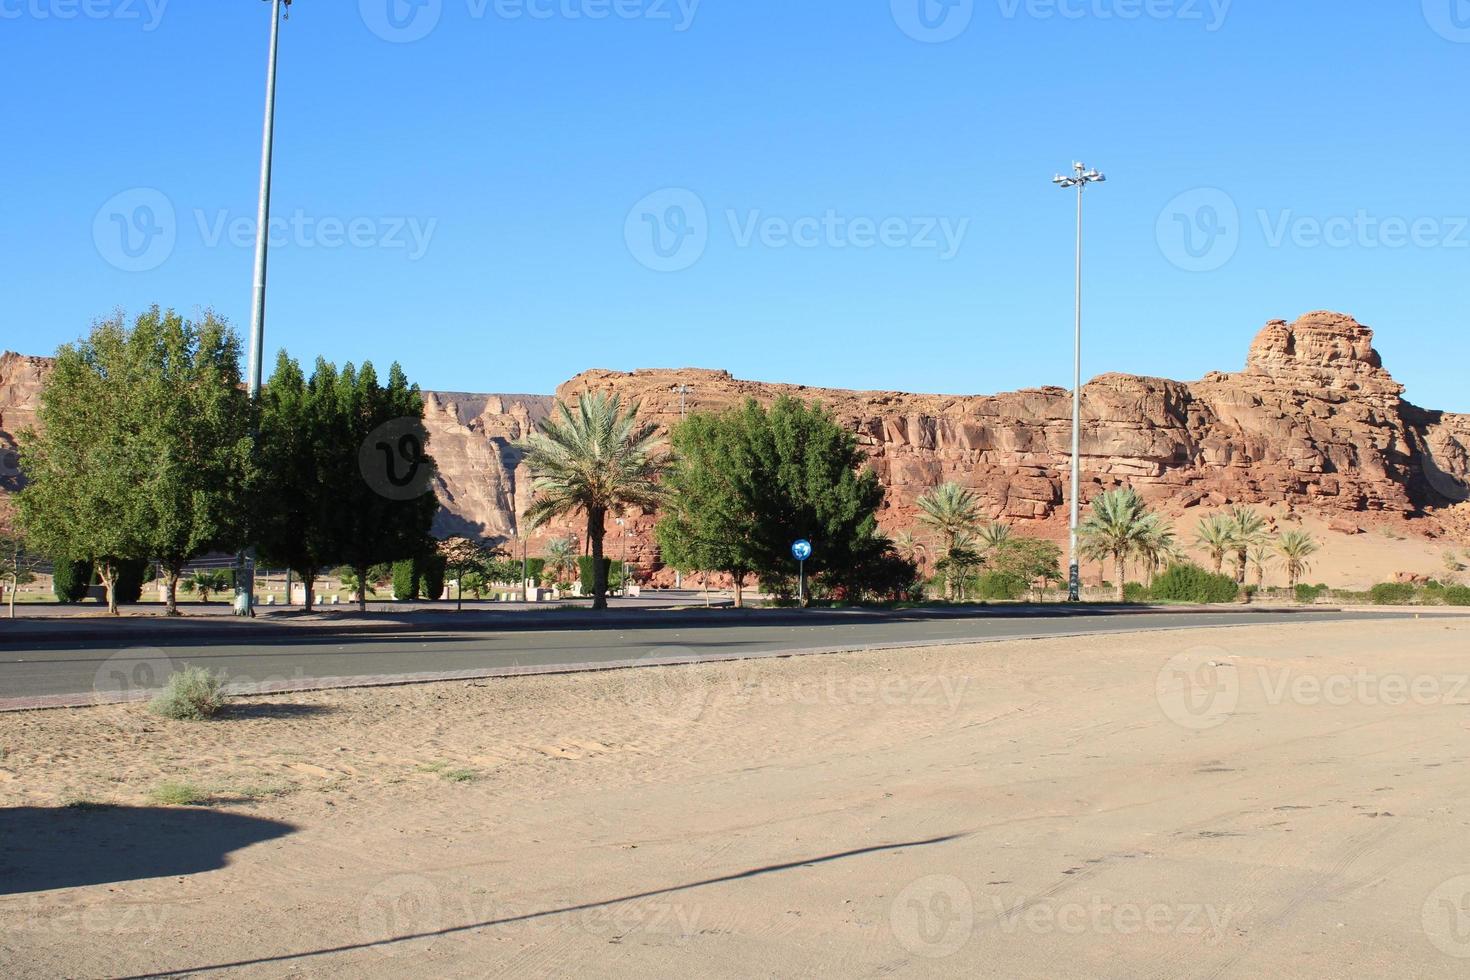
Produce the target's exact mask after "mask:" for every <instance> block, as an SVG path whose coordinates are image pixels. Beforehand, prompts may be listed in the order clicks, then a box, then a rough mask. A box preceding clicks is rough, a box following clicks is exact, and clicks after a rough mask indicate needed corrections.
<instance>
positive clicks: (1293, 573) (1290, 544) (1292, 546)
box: [1276, 531, 1322, 589]
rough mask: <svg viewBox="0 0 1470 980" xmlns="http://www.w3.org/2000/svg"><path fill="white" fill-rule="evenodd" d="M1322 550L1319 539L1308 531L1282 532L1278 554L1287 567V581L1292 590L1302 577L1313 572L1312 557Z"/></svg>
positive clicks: (1277, 549) (1278, 543)
mask: <svg viewBox="0 0 1470 980" xmlns="http://www.w3.org/2000/svg"><path fill="white" fill-rule="evenodd" d="M1321 548H1322V546H1321V545H1320V544H1318V543H1317V539H1316V538H1314V537H1312V536H1311V535H1310V534H1308V533H1307V532H1306V531H1282V532H1281V537H1279V538H1277V539H1276V553H1277V554H1279V555H1280V556H1281V563H1282V564H1283V565H1284V566H1286V579H1287V583H1288V584H1289V585H1290V587H1291V588H1293V589H1294V588H1296V584H1297V582H1299V581H1300V580H1301V577H1302V576H1303V575H1305V574H1306V573H1307V572H1308V571H1310V570H1311V568H1312V562H1311V557H1312V556H1313V555H1315V554H1316V553H1317V552H1318V551H1320V550H1321Z"/></svg>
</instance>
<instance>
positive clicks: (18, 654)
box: [0, 611, 1405, 703]
mask: <svg viewBox="0 0 1470 980" xmlns="http://www.w3.org/2000/svg"><path fill="white" fill-rule="evenodd" d="M1399 618H1405V614H1403V613H1343V612H1331V611H1329V612H1308V611H1299V612H1288V611H1281V612H1265V611H1263V612H1244V611H1242V612H1180V613H1148V614H1129V613H1117V612H1113V613H1109V614H1097V615H1088V614H1077V613H1073V614H1070V615H1027V616H997V615H993V614H989V615H987V614H984V613H981V614H977V615H974V616H955V615H946V616H938V617H927V616H924V615H921V614H902V613H895V614H891V615H887V616H864V617H861V618H853V617H841V616H821V615H820V614H814V615H813V616H812V621H811V623H810V624H796V625H791V624H790V620H789V619H787V620H786V621H784V622H783V623H782V624H779V625H778V624H765V623H740V624H734V625H710V626H702V625H695V626H691V625H688V624H687V622H686V623H681V624H678V625H675V624H672V623H671V624H668V625H654V626H640V627H639V628H626V629H620V628H609V629H589V628H585V627H584V628H569V629H554V630H514V631H496V632H474V633H455V632H436V633H431V634H404V633H401V632H400V633H394V634H384V635H381V636H379V635H353V636H336V637H329V636H309V635H303V636H300V637H294V636H293V637H287V638H282V637H271V638H260V639H257V640H255V641H254V642H251V643H240V642H238V641H236V640H235V638H234V637H230V638H228V639H224V640H219V641H216V642H209V641H199V640H197V639H191V640H183V639H182V638H179V639H180V640H181V642H179V643H176V644H174V645H169V646H166V647H162V648H145V647H137V646H133V647H129V648H126V649H120V648H119V646H118V645H116V644H114V645H110V646H109V645H107V644H105V643H101V642H96V643H88V644H84V645H79V644H76V643H72V644H63V643H53V644H40V643H37V644H35V645H34V646H33V647H31V648H29V649H27V648H24V647H22V648H19V649H9V648H6V649H4V650H0V703H3V702H4V701H6V700H9V699H20V698H30V697H39V696H49V695H92V694H99V693H100V694H107V695H118V694H123V695H126V694H129V693H131V694H134V695H136V694H137V693H138V692H139V691H141V690H144V689H149V688H153V687H156V686H158V685H159V684H160V683H162V681H163V679H164V678H166V677H167V675H168V674H169V673H170V672H171V671H173V670H175V669H179V668H181V667H183V666H185V665H198V666H202V667H207V668H210V669H212V670H215V671H219V672H221V673H223V674H224V675H225V676H226V678H227V679H228V681H229V682H230V683H231V684H232V685H241V684H259V683H272V682H295V683H303V682H310V681H313V680H315V679H320V678H364V677H375V676H385V675H395V676H396V675H408V674H420V673H439V672H454V671H495V670H504V669H507V668H556V667H568V666H572V665H581V664H592V665H595V664H609V663H615V662H620V661H629V660H639V659H645V658H646V659H655V660H656V659H661V658H681V657H699V658H710V659H718V658H725V657H741V656H749V655H758V654H763V653H765V654H769V653H773V652H787V651H789V652H802V651H818V650H831V649H834V648H837V649H842V648H847V649H853V648H862V647H881V646H922V645H925V644H930V643H946V642H956V641H965V640H997V639H1017V638H1035V637H1048V636H1058V635H1067V634H1085V633H1114V632H1128V631H1139V630H1148V631H1155V630H1177V629H1188V628H1195V627H1212V626H1241V625H1268V624H1272V623H1303V622H1333V621H1341V620H1349V619H1374V620H1386V619H1399Z"/></svg>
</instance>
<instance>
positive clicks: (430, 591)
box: [419, 555, 445, 601]
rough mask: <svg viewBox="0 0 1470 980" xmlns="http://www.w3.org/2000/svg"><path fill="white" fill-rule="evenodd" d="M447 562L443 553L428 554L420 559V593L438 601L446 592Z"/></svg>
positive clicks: (426, 597)
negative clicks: (445, 574)
mask: <svg viewBox="0 0 1470 980" xmlns="http://www.w3.org/2000/svg"><path fill="white" fill-rule="evenodd" d="M444 571H445V562H444V557H443V556H442V555H428V556H427V557H425V558H422V559H420V561H419V589H420V594H421V595H422V596H423V597H424V598H425V599H429V600H431V601H436V600H438V598H439V597H440V596H442V595H443V594H444Z"/></svg>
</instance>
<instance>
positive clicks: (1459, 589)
mask: <svg viewBox="0 0 1470 980" xmlns="http://www.w3.org/2000/svg"><path fill="white" fill-rule="evenodd" d="M1444 603H1445V605H1447V606H1470V586H1467V585H1451V586H1449V587H1448V588H1446V589H1445V590H1444Z"/></svg>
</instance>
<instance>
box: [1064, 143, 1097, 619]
mask: <svg viewBox="0 0 1470 980" xmlns="http://www.w3.org/2000/svg"><path fill="white" fill-rule="evenodd" d="M1107 179H1108V178H1107V177H1105V176H1103V175H1102V174H1101V173H1099V172H1098V171H1096V170H1089V169H1088V168H1087V166H1086V165H1085V164H1082V163H1074V164H1072V173H1071V175H1070V176H1062V175H1061V174H1058V175H1057V176H1055V177H1053V178H1052V183H1053V184H1056V185H1057V186H1058V187H1061V188H1063V189H1066V190H1070V189H1071V188H1073V187H1075V188H1077V307H1076V309H1077V321H1076V325H1075V327H1074V331H1073V337H1072V514H1071V521H1070V523H1069V525H1068V527H1069V529H1070V534H1069V536H1068V540H1069V549H1068V552H1067V562H1068V572H1067V601H1068V602H1081V601H1082V570H1081V562H1080V559H1079V557H1078V552H1077V527H1078V523H1079V521H1080V520H1081V516H1082V514H1081V506H1080V501H1081V495H1082V192H1083V191H1084V190H1086V189H1087V185H1088V184H1101V183H1103V182H1104V181H1106V180H1107Z"/></svg>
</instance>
